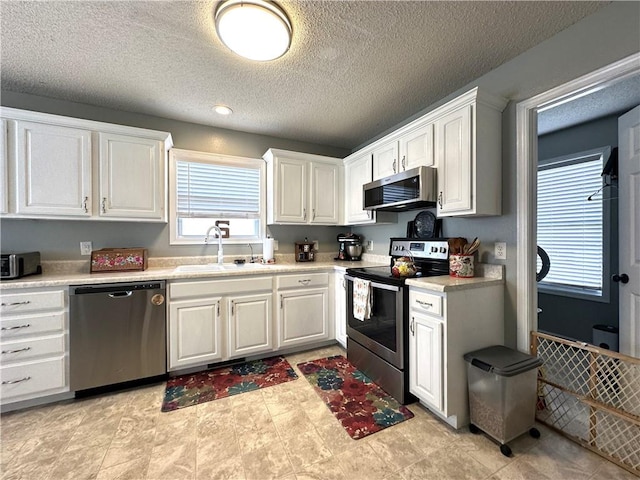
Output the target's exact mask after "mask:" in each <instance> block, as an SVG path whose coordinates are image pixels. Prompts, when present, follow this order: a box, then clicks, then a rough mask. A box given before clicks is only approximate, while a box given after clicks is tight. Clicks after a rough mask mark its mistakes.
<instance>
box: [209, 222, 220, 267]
mask: <svg viewBox="0 0 640 480" xmlns="http://www.w3.org/2000/svg"><path fill="white" fill-rule="evenodd" d="M211 230H215V232H216V235H217V236H218V265H222V264H223V263H224V261H223V253H222V230H220V227H218V226H217V225H212V226H211V227H209V230H207V234H206V236H205V237H204V244H205V245H209V236H210V235H211Z"/></svg>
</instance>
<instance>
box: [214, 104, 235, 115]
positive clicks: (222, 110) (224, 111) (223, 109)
mask: <svg viewBox="0 0 640 480" xmlns="http://www.w3.org/2000/svg"><path fill="white" fill-rule="evenodd" d="M213 111H214V112H216V113H219V114H220V115H231V114H232V113H233V110H231V109H230V108H229V107H227V106H226V105H215V106H214V107H213Z"/></svg>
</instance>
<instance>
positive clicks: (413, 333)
mask: <svg viewBox="0 0 640 480" xmlns="http://www.w3.org/2000/svg"><path fill="white" fill-rule="evenodd" d="M415 321H416V319H415V318H414V317H411V323H410V324H409V329H410V330H411V335H415V334H416V331H415V328H414V324H415Z"/></svg>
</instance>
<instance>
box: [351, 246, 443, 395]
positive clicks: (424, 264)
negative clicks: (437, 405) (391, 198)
mask: <svg viewBox="0 0 640 480" xmlns="http://www.w3.org/2000/svg"><path fill="white" fill-rule="evenodd" d="M408 252H409V253H408ZM389 255H390V256H391V262H390V264H389V265H388V266H380V267H363V268H348V269H347V275H346V276H345V279H346V280H347V335H348V338H347V357H348V358H349V361H350V362H351V363H352V364H353V365H355V366H356V367H357V368H358V369H359V370H360V371H362V372H363V373H365V374H366V375H367V376H368V377H369V378H371V379H372V380H373V381H374V382H376V383H377V384H378V385H379V386H380V387H382V389H383V390H385V391H386V392H387V393H389V394H390V395H391V396H392V397H394V398H395V399H396V400H398V401H399V402H400V403H403V404H405V403H410V402H411V401H412V400H413V397H412V395H411V394H410V393H409V358H408V355H409V349H408V345H409V288H408V287H407V286H406V284H405V282H406V278H405V277H394V276H393V275H392V274H391V267H392V266H393V264H394V263H395V260H396V259H398V258H400V257H405V256H409V257H412V258H413V260H414V262H415V266H416V267H417V274H416V275H415V276H416V277H428V276H436V275H448V273H449V262H448V258H449V246H448V243H447V240H446V239H429V240H421V239H414V238H392V239H391V241H390V243H389ZM355 279H363V280H368V281H369V282H370V286H371V288H370V294H369V295H370V304H371V312H370V315H369V318H367V319H365V320H359V319H357V318H356V317H355V316H354V309H353V306H354V299H353V293H354V282H355Z"/></svg>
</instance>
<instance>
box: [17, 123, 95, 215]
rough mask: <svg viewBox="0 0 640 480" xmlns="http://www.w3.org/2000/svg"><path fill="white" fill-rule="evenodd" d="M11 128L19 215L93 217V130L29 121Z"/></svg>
mask: <svg viewBox="0 0 640 480" xmlns="http://www.w3.org/2000/svg"><path fill="white" fill-rule="evenodd" d="M12 127H13V128H12V130H13V129H15V135H11V136H12V137H13V138H15V166H16V182H15V193H16V202H15V205H16V213H18V214H25V215H60V216H72V217H90V216H91V131H90V130H84V129H79V128H70V127H65V126H60V125H48V124H46V123H36V122H26V121H16V122H15V123H14V124H13V125H12ZM11 133H12V134H13V132H11Z"/></svg>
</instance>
